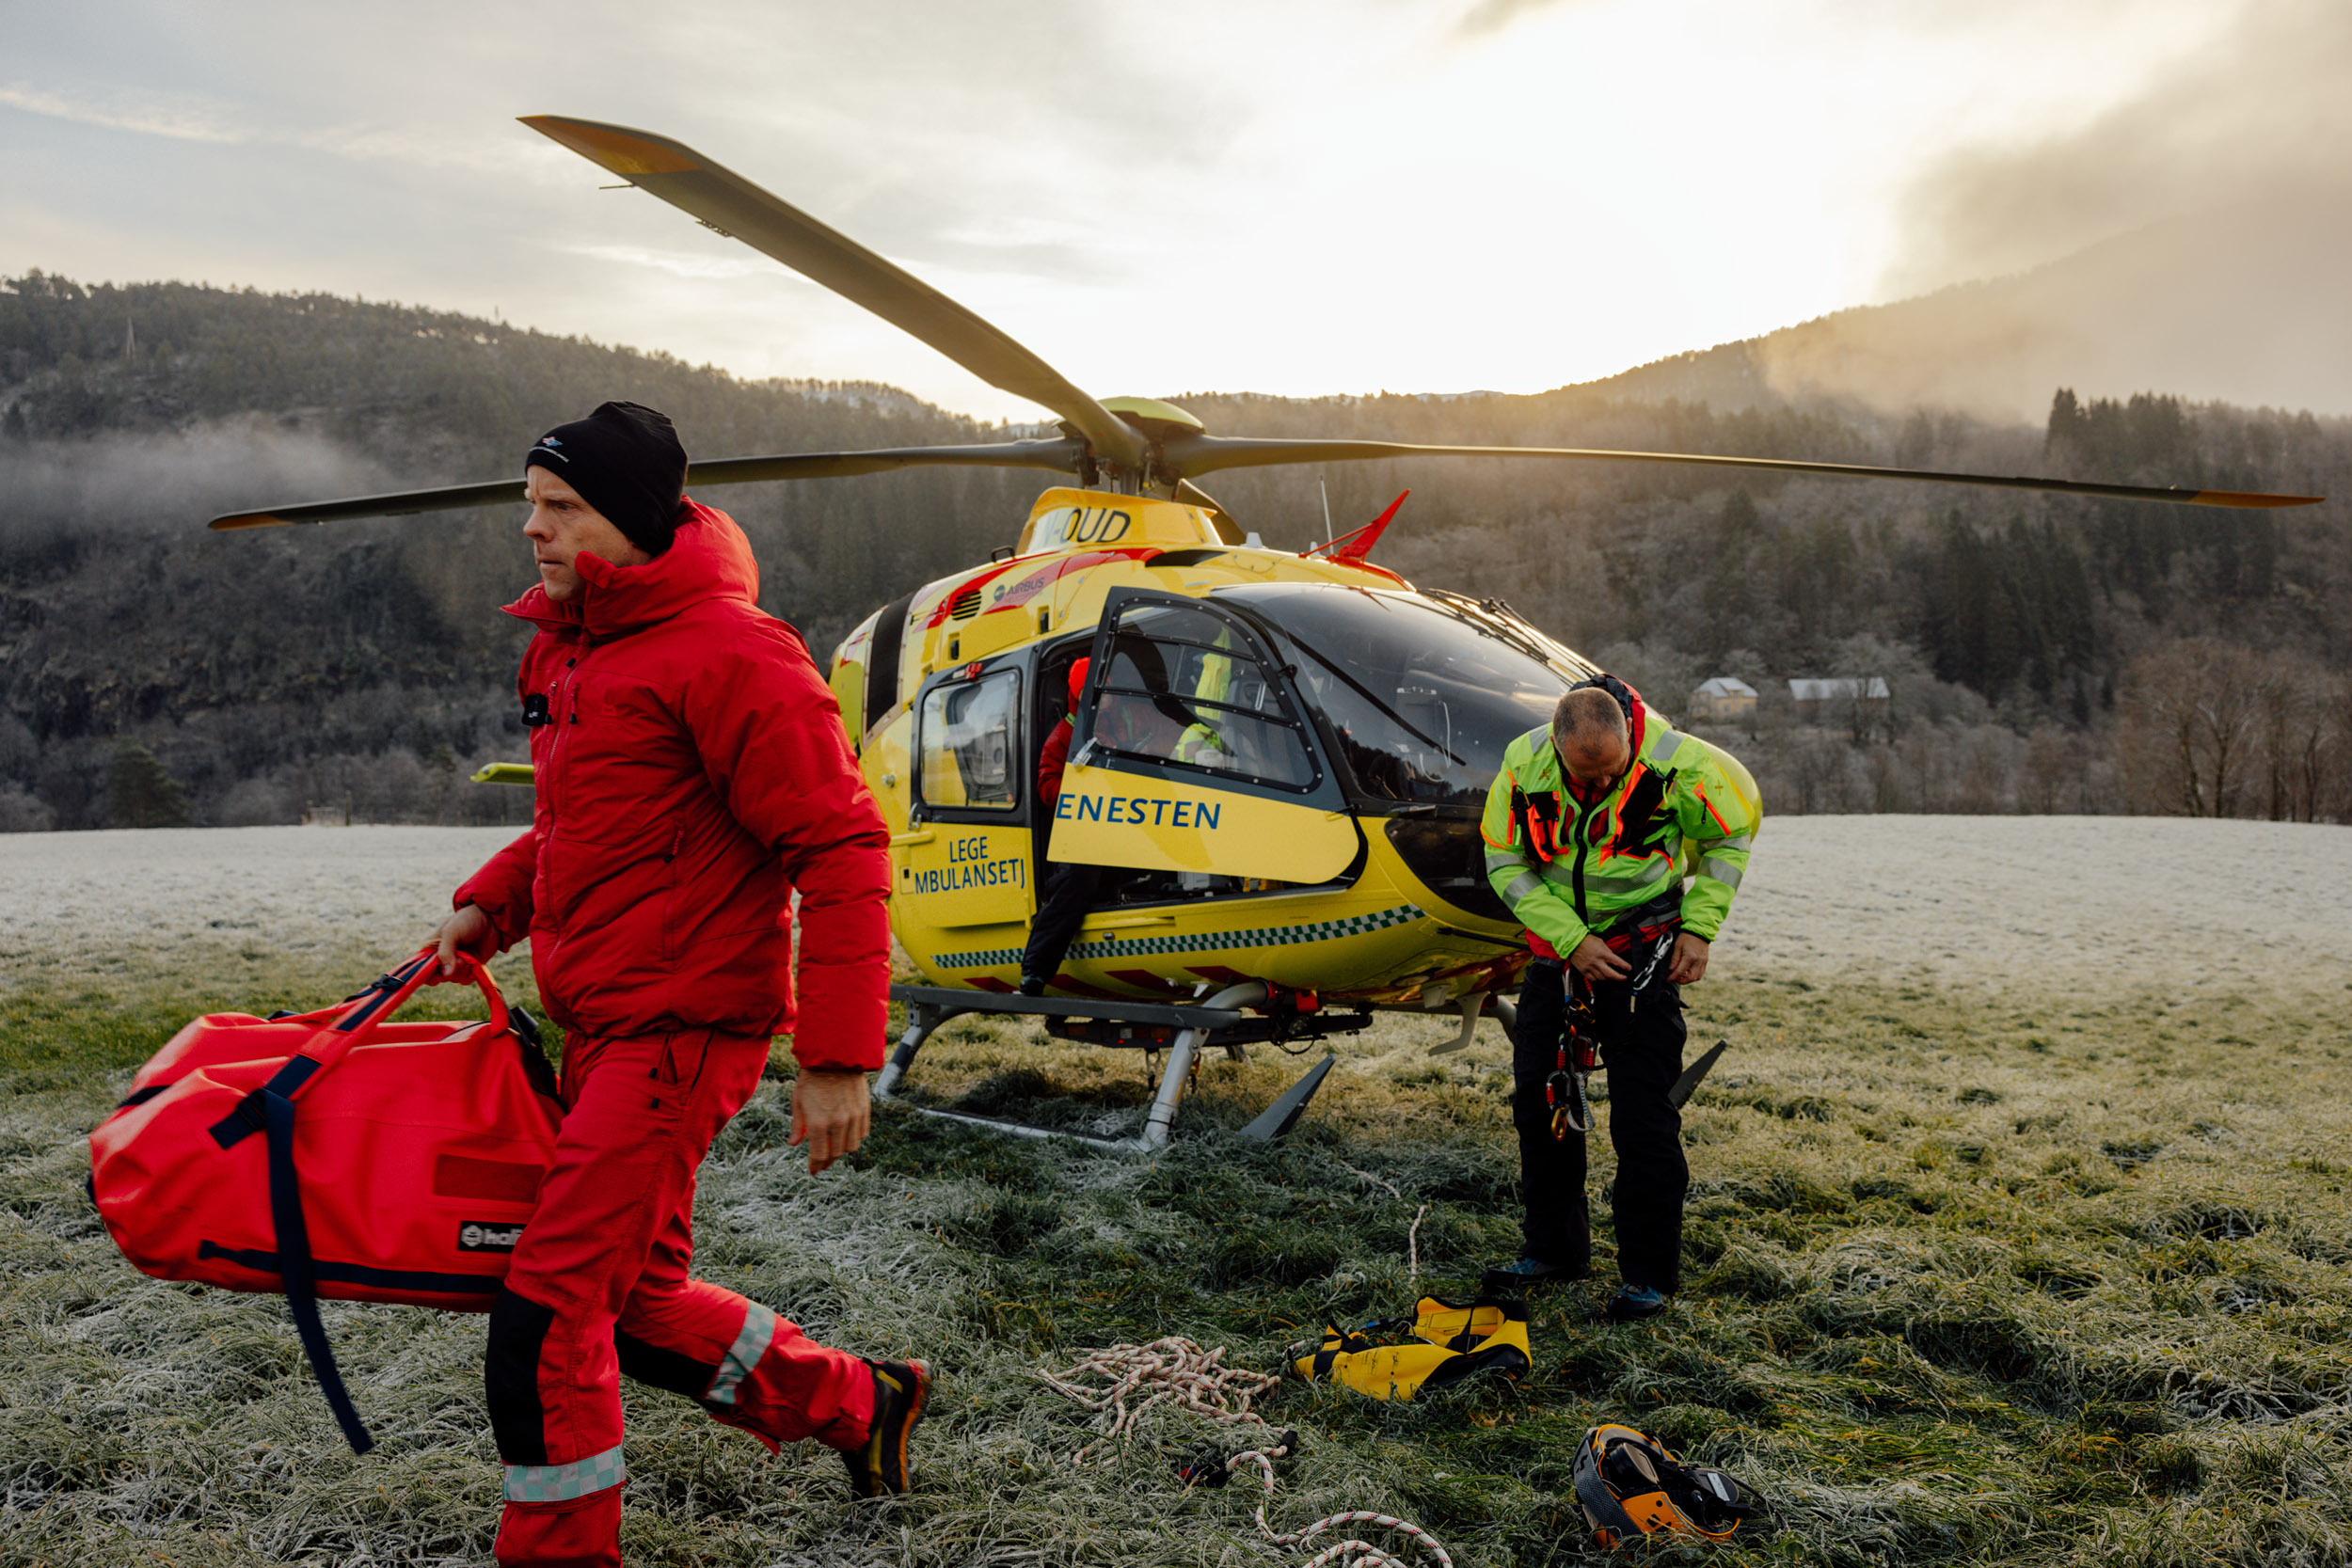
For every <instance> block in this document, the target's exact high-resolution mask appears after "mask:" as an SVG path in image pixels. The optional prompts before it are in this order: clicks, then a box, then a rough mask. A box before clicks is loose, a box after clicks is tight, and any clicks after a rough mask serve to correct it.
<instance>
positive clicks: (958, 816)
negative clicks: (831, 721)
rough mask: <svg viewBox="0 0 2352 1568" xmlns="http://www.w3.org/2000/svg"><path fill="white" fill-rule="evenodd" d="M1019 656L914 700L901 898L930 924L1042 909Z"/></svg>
mask: <svg viewBox="0 0 2352 1568" xmlns="http://www.w3.org/2000/svg"><path fill="white" fill-rule="evenodd" d="M1022 684H1023V683H1022V672H1021V665H1020V662H1019V661H1018V660H1017V659H1007V660H1005V661H1004V662H1002V663H998V664H993V665H983V664H977V663H975V664H965V665H959V666H958V667H956V668H955V669H953V670H949V671H946V672H944V673H941V674H938V675H935V676H933V677H932V678H931V679H930V680H929V681H927V682H925V683H924V685H923V688H922V689H921V690H920V691H919V692H917V693H916V694H915V699H914V708H915V716H914V811H913V812H912V814H911V816H912V820H911V821H910V822H909V824H908V832H904V833H899V834H895V835H893V838H892V841H891V842H892V847H893V849H894V851H895V853H894V858H895V859H896V860H897V862H898V887H897V895H898V897H899V898H900V899H902V900H904V901H905V902H906V904H907V906H908V912H909V913H910V914H911V915H912V916H913V917H914V919H915V920H916V921H918V922H920V923H921V924H923V925H927V926H993V925H996V924H998V923H1001V922H1004V921H1012V920H1026V919H1028V918H1029V914H1030V912H1031V911H1033V910H1035V909H1036V908H1037V895H1036V890H1035V889H1034V888H1032V887H1031V886H1030V880H1029V859H1030V851H1029V820H1028V814H1027V812H1026V810H1025V806H1026V804H1027V800H1028V794H1027V789H1026V787H1025V783H1024V781H1025V779H1026V777H1027V775H1028V773H1029V769H1028V768H1026V767H1025V766H1024V765H1023V762H1022V758H1023V757H1025V755H1027V752H1026V750H1025V747H1024V746H1023V744H1022V732H1023V730H1024V728H1025V726H1024V725H1023V723H1022V721H1021V705H1022Z"/></svg>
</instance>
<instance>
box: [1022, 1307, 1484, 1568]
mask: <svg viewBox="0 0 2352 1568" xmlns="http://www.w3.org/2000/svg"><path fill="white" fill-rule="evenodd" d="M1030 1375H1031V1376H1033V1377H1035V1378H1036V1379H1037V1380H1038V1381H1039V1382H1041V1383H1042V1384H1044V1385H1045V1386H1047V1387H1048V1388H1051V1389H1053V1390H1054V1391H1055V1392H1056V1393H1057V1394H1060V1395H1061V1396H1062V1397H1064V1398H1065V1399H1069V1400H1073V1401H1074V1402H1077V1403H1079V1404H1082V1405H1085V1406H1086V1407H1087V1408H1088V1409H1089V1410H1094V1411H1099V1412H1101V1413H1102V1415H1103V1416H1104V1417H1105V1418H1107V1419H1108V1423H1109V1424H1108V1425H1107V1426H1104V1427H1102V1429H1101V1430H1102V1435H1101V1436H1100V1437H1098V1438H1096V1439H1095V1440H1094V1441H1093V1442H1091V1443H1089V1444H1088V1445H1087V1446H1086V1447H1085V1448H1083V1449H1079V1450H1078V1451H1077V1452H1076V1453H1075V1454H1073V1456H1072V1457H1071V1461H1070V1463H1071V1465H1072V1466H1073V1467H1076V1466H1079V1465H1084V1464H1085V1463H1086V1462H1087V1456H1088V1455H1089V1454H1090V1453H1092V1452H1094V1451H1095V1450H1096V1449H1100V1448H1101V1447H1103V1445H1104V1444H1105V1443H1110V1442H1116V1441H1117V1440H1118V1439H1120V1438H1121V1437H1125V1436H1130V1435H1133V1434H1134V1433H1135V1431H1136V1427H1137V1426H1138V1425H1139V1424H1140V1423H1141V1421H1142V1419H1143V1418H1144V1417H1145V1416H1147V1415H1149V1414H1150V1413H1151V1412H1152V1410H1153V1409H1155V1408H1157V1407H1159V1406H1162V1405H1172V1406H1174V1407H1175V1408H1177V1409H1179V1410H1189V1411H1191V1412H1193V1413H1194V1414H1195V1415H1200V1416H1206V1417H1207V1418H1209V1419H1211V1420H1213V1421H1221V1422H1227V1423H1232V1422H1237V1421H1254V1422H1256V1423H1257V1424H1258V1425H1260V1426H1262V1427H1269V1429H1270V1425H1271V1424H1270V1423H1269V1422H1268V1421H1267V1420H1266V1418H1264V1417H1263V1416H1261V1415H1259V1414H1258V1413H1257V1412H1256V1411H1254V1410H1252V1409H1250V1408H1249V1402H1250V1401H1251V1400H1253V1399H1255V1398H1257V1397H1258V1396H1259V1395H1260V1394H1263V1393H1264V1392H1265V1391H1266V1390H1267V1389H1269V1388H1272V1387H1274V1386H1277V1385H1278V1384H1279V1383H1280V1382H1281V1379H1280V1378H1279V1377H1273V1376H1269V1375H1268V1374H1266V1373H1264V1372H1253V1371H1248V1370H1244V1369H1242V1368H1239V1367H1228V1366H1226V1365H1225V1347H1224V1346H1223V1345H1219V1346H1218V1347H1217V1348H1216V1349H1215V1350H1203V1349H1201V1348H1200V1346H1199V1345H1197V1344H1195V1343H1194V1342H1193V1341H1191V1340H1190V1339H1186V1338H1182V1337H1181V1336H1178V1335H1169V1336H1168V1338H1164V1339H1154V1340H1152V1342H1151V1343H1150V1344H1148V1345H1112V1346H1111V1347H1109V1348H1108V1349H1107V1350H1097V1351H1089V1352H1088V1353H1087V1354H1084V1355H1081V1356H1079V1357H1078V1359H1077V1362H1076V1364H1075V1365H1073V1366H1072V1367H1071V1368H1069V1369H1068V1370H1065V1371H1060V1372H1047V1371H1034V1372H1032V1373H1031V1374H1030ZM1089 1378H1093V1379H1100V1380H1101V1383H1100V1385H1099V1386H1087V1385H1086V1384H1085V1383H1084V1382H1082V1381H1081V1380H1083V1379H1089ZM1137 1394H1140V1395H1141V1396H1142V1397H1141V1398H1140V1399H1139V1400H1137V1401H1136V1402H1135V1403H1133V1404H1130V1403H1129V1402H1128V1401H1129V1400H1130V1398H1132V1397H1134V1396H1136V1395H1137ZM1289 1453H1290V1449H1288V1448H1287V1447H1285V1446H1281V1445H1279V1444H1277V1445H1269V1446H1268V1447H1265V1448H1260V1449H1243V1450H1242V1451H1241V1452H1239V1453H1237V1454H1235V1455H1233V1456H1232V1458H1231V1459H1229V1460H1227V1461H1226V1462H1225V1464H1226V1468H1228V1469H1229V1470H1237V1469H1239V1468H1241V1466H1242V1465H1245V1464H1255V1465H1257V1466H1258V1471H1259V1474H1260V1475H1261V1476H1262V1477H1263V1480H1264V1481H1265V1496H1264V1497H1261V1498H1260V1499H1259V1501H1258V1512H1257V1519H1258V1531H1259V1533H1260V1534H1262V1535H1263V1536H1264V1537H1265V1538H1266V1540H1267V1542H1268V1543H1269V1544H1272V1545H1274V1546H1276V1547H1279V1548H1282V1549H1289V1548H1291V1547H1295V1546H1304V1545H1305V1544H1307V1543H1308V1542H1310V1541H1311V1540H1312V1539H1314V1538H1315V1537H1316V1536H1318V1535H1321V1534H1322V1533H1323V1532H1324V1531H1325V1530H1327V1529H1333V1528H1338V1527H1339V1526H1342V1525H1371V1526H1373V1527H1374V1528H1377V1529H1392V1530H1395V1531H1397V1532H1398V1533H1399V1534H1401V1535H1403V1536H1405V1537H1406V1539H1407V1540H1409V1541H1411V1542H1412V1543H1413V1544H1415V1545H1416V1546H1419V1547H1421V1548H1422V1550H1423V1551H1425V1552H1427V1553H1428V1554H1429V1557H1430V1559H1431V1560H1433V1561H1434V1562H1435V1563H1436V1564H1437V1568H1454V1559H1453V1557H1452V1556H1450V1555H1449V1554H1448V1553H1447V1551H1446V1549H1445V1547H1444V1546H1443V1545H1441V1544H1438V1538H1437V1537H1436V1536H1434V1535H1431V1534H1430V1533H1429V1532H1428V1531H1427V1530H1425V1529H1423V1528H1421V1527H1420V1526H1419V1525H1416V1524H1414V1523H1413V1522H1412V1521H1411V1520H1409V1519H1400V1518H1398V1517H1396V1516H1395V1515H1394V1514H1391V1513H1367V1512H1361V1511H1359V1512H1352V1513H1334V1514H1330V1515H1329V1516H1327V1517H1326V1518H1321V1519H1317V1520H1316V1521H1315V1522H1314V1523H1313V1524H1311V1525H1309V1526H1308V1527H1307V1528H1304V1529H1300V1530H1293V1531H1292V1532H1291V1533H1289V1534H1288V1535H1278V1534H1277V1533H1275V1530H1274V1527H1273V1526H1271V1525H1269V1524H1267V1523H1266V1518H1265V1511H1266V1504H1267V1503H1269V1502H1271V1501H1272V1500H1273V1498H1274V1462H1275V1461H1276V1460H1278V1459H1281V1458H1285V1457H1287V1456H1288V1455H1289ZM1299 1568H1406V1562H1405V1560H1403V1559H1400V1558H1397V1557H1393V1556H1391V1555H1390V1554H1389V1552H1388V1551H1386V1550H1384V1549H1383V1548H1381V1547H1378V1546H1375V1545H1374V1544H1372V1543H1371V1542H1369V1541H1359V1540H1357V1539H1355V1538H1354V1537H1350V1538H1348V1539H1346V1540H1344V1541H1338V1542H1334V1543H1333V1544H1330V1545H1328V1546H1326V1547H1324V1548H1323V1549H1322V1550H1321V1551H1319V1552H1317V1553H1316V1554H1315V1555H1314V1556H1313V1557H1311V1558H1310V1559H1308V1560H1307V1561H1305V1562H1304V1563H1302V1564H1300V1565H1299Z"/></svg>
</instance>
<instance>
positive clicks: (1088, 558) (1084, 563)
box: [923, 545, 1160, 631]
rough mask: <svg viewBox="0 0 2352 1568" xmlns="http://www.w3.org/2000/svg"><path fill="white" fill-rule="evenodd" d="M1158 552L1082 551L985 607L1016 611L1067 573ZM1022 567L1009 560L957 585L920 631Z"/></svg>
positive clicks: (1044, 568) (1141, 547) (943, 621)
mask: <svg viewBox="0 0 2352 1568" xmlns="http://www.w3.org/2000/svg"><path fill="white" fill-rule="evenodd" d="M1159 553H1160V547H1159V546H1157V545H1137V546H1133V547H1131V548H1128V549H1123V550H1081V551H1079V552H1078V553H1077V554H1075V555H1065V556H1060V557H1057V558H1056V559H1055V560H1053V561H1050V562H1046V563H1045V564H1044V565H1042V566H1040V567H1038V568H1037V569H1036V570H1035V571H1033V572H1030V573H1029V575H1028V576H1027V577H1025V578H1022V579H1021V580H1020V581H1019V582H1016V583H1014V584H1013V585H1012V586H1011V587H1009V588H1008V589H1006V590H1005V591H1004V592H1003V593H1002V594H999V595H998V596H997V598H996V601H995V602H994V603H993V604H991V605H989V606H988V607H987V608H988V609H989V610H1017V609H1019V608H1020V607H1021V606H1023V605H1025V604H1027V603H1028V602H1029V601H1030V600H1031V599H1034V598H1036V597H1037V596H1038V594H1041V593H1042V592H1043V591H1044V589H1045V587H1046V585H1047V584H1049V583H1052V582H1055V581H1057V580H1058V579H1059V578H1061V577H1062V576H1063V575H1064V574H1066V573H1069V572H1076V571H1082V570H1084V569H1085V568H1087V567H1089V566H1100V565H1103V564H1104V562H1112V561H1146V560H1149V559H1150V558H1152V556H1155V555H1157V554H1159ZM1025 565H1027V562H1018V561H1008V562H1003V563H1001V564H999V565H998V566H996V567H995V568H994V569H993V570H991V571H986V572H982V573H981V574H980V575H979V576H978V577H976V578H972V579H971V580H970V581H969V582H962V583H958V584H957V585H956V586H955V587H954V588H952V589H950V590H948V592H947V594H946V596H944V597H943V598H941V600H940V601H939V603H938V604H937V605H935V606H933V607H932V610H931V614H930V620H928V621H926V622H924V623H923V628H924V629H925V630H926V631H928V630H930V629H931V628H932V627H934V626H945V625H946V622H947V617H948V615H949V613H950V611H951V610H952V607H953V606H954V604H955V602H956V600H958V599H959V598H961V597H962V596H963V595H964V594H977V593H978V592H979V591H980V590H981V589H983V588H986V587H987V586H988V585H989V584H990V583H992V582H994V581H995V580H996V579H997V578H1001V577H1003V576H1005V575H1006V574H1007V573H1009V572H1014V571H1019V570H1021V569H1022V568H1023V567H1025Z"/></svg>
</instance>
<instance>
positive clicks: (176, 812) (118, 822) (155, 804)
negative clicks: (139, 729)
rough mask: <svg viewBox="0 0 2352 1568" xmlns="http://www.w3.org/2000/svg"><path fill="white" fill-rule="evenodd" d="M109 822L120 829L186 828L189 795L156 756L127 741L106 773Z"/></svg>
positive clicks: (119, 743)
mask: <svg viewBox="0 0 2352 1568" xmlns="http://www.w3.org/2000/svg"><path fill="white" fill-rule="evenodd" d="M106 820H107V822H108V824H110V825H111V826H113V827H117V828H184V827H186V826H187V825H188V822H189V816H188V797H187V792H186V791H184V790H183V789H182V788H181V787H180V781H179V780H177V779H175V778H173V777H172V776H171V774H170V772H169V771H168V770H167V768H165V767H164V765H163V764H162V763H161V762H160V761H158V760H157V759H156V756H155V753H154V752H151V751H149V750H148V749H147V748H146V747H144V746H142V745H140V744H139V743H138V742H137V741H135V740H133V739H130V738H129V737H127V736H126V737H124V738H123V739H121V740H119V741H117V742H116V743H115V757H114V763H113V765H112V766H111V767H109V768H107V769H106Z"/></svg>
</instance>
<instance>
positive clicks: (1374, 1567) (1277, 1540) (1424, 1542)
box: [1225, 1448, 1454, 1568]
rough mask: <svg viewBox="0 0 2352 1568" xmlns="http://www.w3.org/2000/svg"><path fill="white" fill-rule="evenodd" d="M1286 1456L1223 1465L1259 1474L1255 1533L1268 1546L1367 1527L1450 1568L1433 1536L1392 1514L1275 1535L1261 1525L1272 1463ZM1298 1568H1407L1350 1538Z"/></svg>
mask: <svg viewBox="0 0 2352 1568" xmlns="http://www.w3.org/2000/svg"><path fill="white" fill-rule="evenodd" d="M1289 1452H1290V1450H1289V1449H1280V1448H1277V1449H1249V1450H1248V1451H1247V1452H1244V1453H1237V1454H1235V1455H1233V1457H1232V1458H1231V1459H1229V1460H1227V1461H1226V1462H1225V1463H1226V1465H1227V1467H1228V1468H1231V1469H1236V1470H1237V1469H1239V1468H1241V1466H1242V1464H1243V1462H1244V1461H1255V1462H1256V1464H1257V1466H1258V1472H1259V1474H1260V1475H1262V1476H1263V1477H1264V1479H1265V1496H1264V1497H1262V1498H1260V1499H1259V1502H1258V1531H1259V1533H1260V1534H1262V1535H1263V1536H1264V1537H1265V1538H1266V1540H1267V1542H1268V1543H1269V1544H1273V1545H1275V1546H1277V1547H1280V1548H1283V1549H1288V1548H1290V1547H1294V1546H1304V1545H1305V1544H1307V1543H1308V1542H1309V1541H1311V1540H1312V1539H1314V1538H1315V1537H1316V1536H1318V1535H1321V1534H1322V1533H1323V1532H1324V1531H1325V1530H1327V1529H1332V1528H1337V1527H1339V1526H1341V1525H1370V1526H1372V1527H1373V1528H1375V1529H1392V1530H1395V1531H1396V1532H1397V1533H1398V1534H1400V1535H1402V1536H1404V1537H1405V1538H1406V1540H1408V1541H1410V1542H1412V1544H1414V1545H1416V1546H1419V1547H1420V1548H1421V1549H1422V1551H1424V1552H1427V1553H1428V1554H1429V1557H1430V1560H1432V1561H1434V1562H1435V1563H1437V1565H1438V1568H1454V1559H1453V1557H1452V1555H1451V1554H1449V1553H1448V1552H1447V1551H1446V1549H1445V1547H1444V1546H1443V1545H1441V1544H1439V1543H1438V1538H1437V1537H1436V1536H1434V1535H1432V1534H1430V1533H1429V1532H1428V1531H1427V1530H1425V1529H1423V1528H1421V1527H1420V1526H1419V1525H1417V1524H1415V1523H1413V1522H1412V1521H1411V1520H1410V1519H1400V1518H1398V1517H1397V1516H1396V1515H1395V1514H1393V1513H1365V1512H1361V1511H1358V1512H1354V1513H1333V1514H1329V1515H1327V1516H1326V1517H1324V1518H1321V1519H1317V1520H1316V1521H1315V1522H1314V1523H1313V1524H1311V1525H1309V1526H1308V1527H1307V1528H1305V1529H1297V1530H1293V1531H1291V1532H1290V1533H1289V1534H1288V1535H1277V1534H1275V1533H1274V1527H1273V1526H1271V1525H1269V1524H1267V1523H1266V1522H1265V1506H1266V1504H1267V1503H1269V1502H1271V1501H1273V1500H1274V1462H1275V1461H1276V1460H1278V1459H1279V1458H1281V1457H1282V1456H1283V1455H1285V1454H1287V1453H1289ZM1299 1568H1407V1565H1406V1562H1405V1560H1403V1559H1401V1558H1396V1557H1391V1556H1390V1555H1389V1553H1388V1552H1387V1551H1385V1550H1383V1549H1382V1548H1380V1547H1378V1546H1375V1545H1374V1544H1372V1543H1371V1542H1369V1541H1359V1540H1357V1539H1356V1538H1354V1537H1353V1536H1351V1537H1349V1538H1348V1539H1346V1540H1344V1541H1335V1542H1333V1543H1332V1544H1330V1545H1328V1546H1326V1547H1324V1548H1323V1550H1321V1551H1319V1552H1317V1553H1316V1554H1315V1555H1314V1556H1313V1557H1311V1558H1309V1559H1308V1560H1306V1561H1305V1562H1303V1563H1301V1564H1300V1565H1299Z"/></svg>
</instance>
